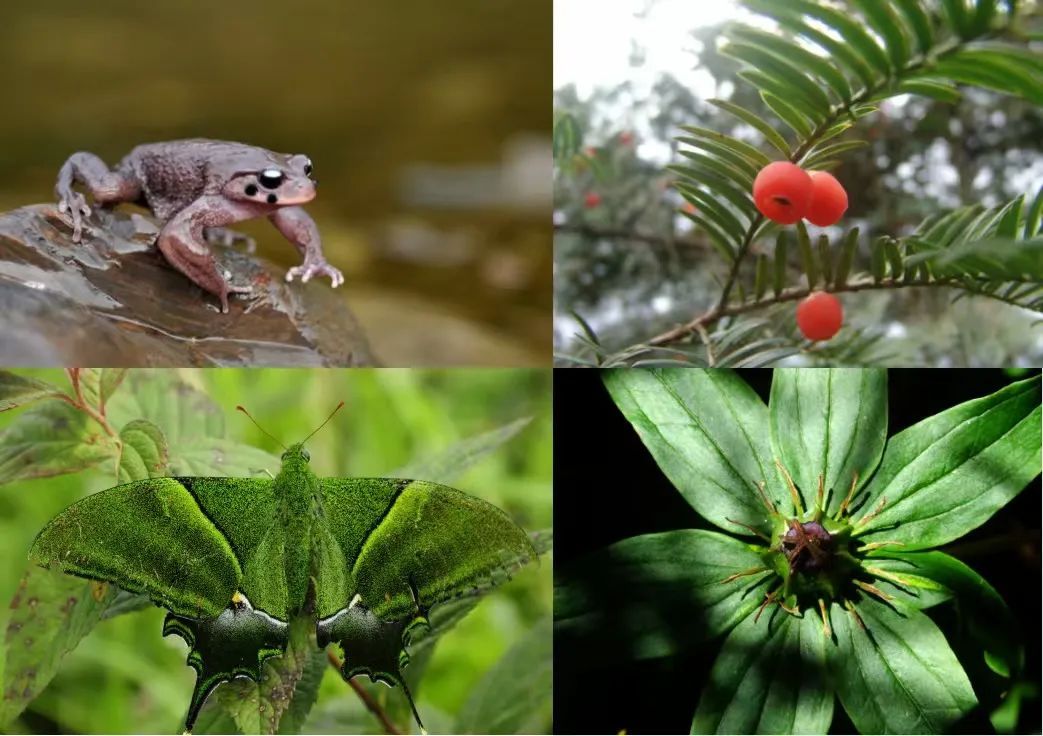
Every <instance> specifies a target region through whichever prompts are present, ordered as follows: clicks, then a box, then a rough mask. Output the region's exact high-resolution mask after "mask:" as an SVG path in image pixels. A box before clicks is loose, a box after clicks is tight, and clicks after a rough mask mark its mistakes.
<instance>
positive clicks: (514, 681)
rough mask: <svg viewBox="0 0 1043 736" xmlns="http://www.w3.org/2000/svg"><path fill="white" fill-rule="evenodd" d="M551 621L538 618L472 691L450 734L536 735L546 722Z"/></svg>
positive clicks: (549, 678) (551, 637)
mask: <svg viewBox="0 0 1043 736" xmlns="http://www.w3.org/2000/svg"><path fill="white" fill-rule="evenodd" d="M552 639H553V632H552V628H551V619H550V617H549V616H548V617H546V618H544V619H543V620H541V621H539V622H538V623H537V624H536V625H535V626H533V627H532V629H531V630H530V631H529V632H528V633H527V634H526V635H525V636H524V637H522V638H521V639H520V640H519V641H518V643H516V644H515V645H514V646H512V647H511V648H510V649H509V650H508V651H507V653H506V654H504V655H503V657H501V658H500V661H499V662H497V663H496V665H495V666H494V667H493V668H492V669H491V670H490V671H489V672H488V673H487V674H486V675H485V677H483V678H482V680H481V682H479V683H478V685H477V686H476V687H475V688H474V690H472V691H471V694H470V695H469V696H468V698H467V702H466V703H464V705H463V708H461V710H460V713H459V715H458V716H457V721H456V726H455V727H454V728H453V729H452V731H453V732H454V733H540V732H541V731H542V730H543V729H545V728H546V724H547V723H549V722H550V720H551V686H552V682H551V679H552V677H551V675H552V668H551V662H552V660H553V657H552V652H551V641H552Z"/></svg>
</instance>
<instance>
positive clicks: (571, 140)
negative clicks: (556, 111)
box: [553, 113, 583, 165]
mask: <svg viewBox="0 0 1043 736" xmlns="http://www.w3.org/2000/svg"><path fill="white" fill-rule="evenodd" d="M553 141H554V143H553V155H554V161H555V163H557V164H558V165H561V164H562V163H564V162H567V161H571V160H572V157H573V156H575V155H576V154H577V153H578V152H579V149H580V147H581V146H582V145H583V134H582V133H581V132H580V129H579V123H577V122H576V117H575V116H574V115H570V114H569V113H562V114H561V115H559V116H558V117H557V119H556V120H555V121H554V137H553Z"/></svg>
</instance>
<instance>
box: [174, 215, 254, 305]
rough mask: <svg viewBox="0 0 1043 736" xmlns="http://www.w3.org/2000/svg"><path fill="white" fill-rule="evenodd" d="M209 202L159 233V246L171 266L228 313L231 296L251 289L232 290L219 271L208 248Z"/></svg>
mask: <svg viewBox="0 0 1043 736" xmlns="http://www.w3.org/2000/svg"><path fill="white" fill-rule="evenodd" d="M209 211H210V210H209V209H208V208H207V203H206V202H205V200H200V201H199V202H196V203H195V204H193V205H191V206H189V207H186V208H185V209H183V210H182V211H181V212H179V213H178V214H177V215H175V216H174V217H173V218H172V219H171V220H170V222H168V223H167V224H166V225H165V226H164V227H163V229H162V230H161V231H160V233H159V238H158V239H157V240H156V245H157V247H158V248H159V251H160V253H162V254H163V257H164V258H166V259H167V262H169V263H170V265H171V266H173V267H174V268H176V269H177V270H178V271H180V272H181V273H183V274H185V276H187V277H188V278H189V279H191V281H192V282H193V283H194V284H196V285H197V286H199V287H200V288H202V289H204V290H206V291H209V292H210V293H211V294H214V295H215V296H217V298H218V299H220V300H221V311H222V312H227V311H228V295H229V294H232V293H249V292H250V291H251V289H250V287H248V286H232V285H231V284H229V283H228V280H227V279H226V278H225V277H224V276H223V275H222V274H221V272H220V271H219V270H218V268H217V260H216V259H215V258H214V256H213V254H212V253H211V252H210V248H209V247H207V244H206V241H205V237H204V233H203V230H204V228H205V227H206V223H205V219H206V214H207V212H209Z"/></svg>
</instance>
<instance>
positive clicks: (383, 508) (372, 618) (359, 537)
mask: <svg viewBox="0 0 1043 736" xmlns="http://www.w3.org/2000/svg"><path fill="white" fill-rule="evenodd" d="M320 489H321V495H322V506H323V511H324V518H325V521H326V523H327V525H328V528H329V530H330V534H331V535H332V536H333V538H334V539H335V540H336V542H337V544H338V545H339V547H340V550H341V552H342V554H343V560H344V564H345V566H346V569H347V575H346V587H347V589H348V595H349V598H348V599H347V600H344V599H343V598H342V600H341V602H340V606H341V608H340V609H339V610H337V611H335V612H332V613H331V611H330V610H328V609H327V610H325V611H323V610H320V616H322V618H321V619H320V621H319V624H318V632H317V635H318V641H319V645H320V646H325V645H326V644H328V643H330V642H334V641H336V642H339V643H340V644H341V646H342V647H343V648H344V652H345V660H344V668H343V673H344V675H345V676H346V677H353V676H354V675H357V674H360V673H364V674H368V675H370V677H371V678H373V679H379V680H383V681H385V682H387V683H389V684H398V685H401V686H402V687H403V689H404V690H405V691H406V694H407V696H409V692H408V689H406V686H405V681H404V679H403V677H402V667H404V666H405V665H406V664H407V663H408V654H407V651H406V646H407V645H408V643H409V639H410V637H411V636H412V634H413V633H415V632H417V631H418V630H422V629H423V628H426V627H427V626H428V625H429V614H430V611H431V609H432V608H433V607H434V606H436V605H438V604H440V603H444V602H446V601H450V600H454V599H458V598H461V597H464V596H467V595H469V594H474V593H477V592H478V591H480V590H482V589H484V588H487V587H490V586H492V585H495V584H497V583H499V582H502V581H503V580H506V579H507V576H508V574H509V572H510V571H511V570H512V569H514V568H516V567H518V566H520V565H522V564H525V563H526V562H528V561H529V560H531V559H533V558H534V557H535V556H536V552H535V550H534V549H533V547H532V544H531V542H530V541H529V538H528V536H527V535H526V534H525V532H524V530H522V529H521V527H519V526H518V525H517V524H515V523H514V521H513V520H512V519H511V518H510V517H509V516H508V515H507V514H506V513H505V512H504V511H502V510H501V509H499V508H497V507H496V506H493V505H492V504H490V503H487V502H486V501H482V500H481V499H478V498H475V497H474V496H470V495H468V494H466V493H463V492H462V491H458V490H456V489H454V488H450V487H448V486H443V485H438V484H436V483H429V482H426V481H416V480H398V479H393V478H344V479H338V478H329V479H321V480H320ZM322 598H323V596H322V595H321V592H320V599H322ZM410 705H411V706H412V705H413V703H412V698H411V697H410ZM413 712H414V715H416V709H415V707H414V708H413ZM419 720H420V719H419V717H418V718H417V721H418V722H419Z"/></svg>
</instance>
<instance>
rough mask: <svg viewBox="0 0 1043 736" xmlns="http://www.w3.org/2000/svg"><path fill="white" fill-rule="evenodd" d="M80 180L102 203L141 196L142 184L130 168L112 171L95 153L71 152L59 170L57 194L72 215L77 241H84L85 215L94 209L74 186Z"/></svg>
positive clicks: (60, 207)
mask: <svg viewBox="0 0 1043 736" xmlns="http://www.w3.org/2000/svg"><path fill="white" fill-rule="evenodd" d="M76 182H81V183H83V184H84V185H86V187H87V188H88V189H89V190H90V193H91V196H92V197H93V198H94V201H95V202H97V203H99V204H112V203H117V202H132V201H134V200H136V199H138V197H140V196H141V186H140V184H139V183H138V181H137V180H136V179H135V178H134V176H133V175H132V174H130V173H129V172H123V171H111V170H110V169H109V167H108V166H106V165H105V162H104V161H102V160H101V159H100V158H98V157H97V156H95V155H94V154H93V153H86V152H83V151H80V152H78V153H74V154H73V155H71V156H69V159H68V160H67V161H66V162H65V163H64V164H63V165H62V168H61V170H60V171H59V172H58V181H57V182H56V183H55V185H54V194H55V196H56V197H58V212H59V213H60V214H62V215H68V218H69V224H71V225H72V242H74V243H78V242H80V237H81V235H82V232H83V218H84V217H87V216H89V215H90V213H91V208H90V207H88V206H87V200H86V199H85V198H84V196H83V195H82V194H80V193H79V192H77V191H76V190H74V189H73V188H72V187H73V185H74V184H75V183H76Z"/></svg>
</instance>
